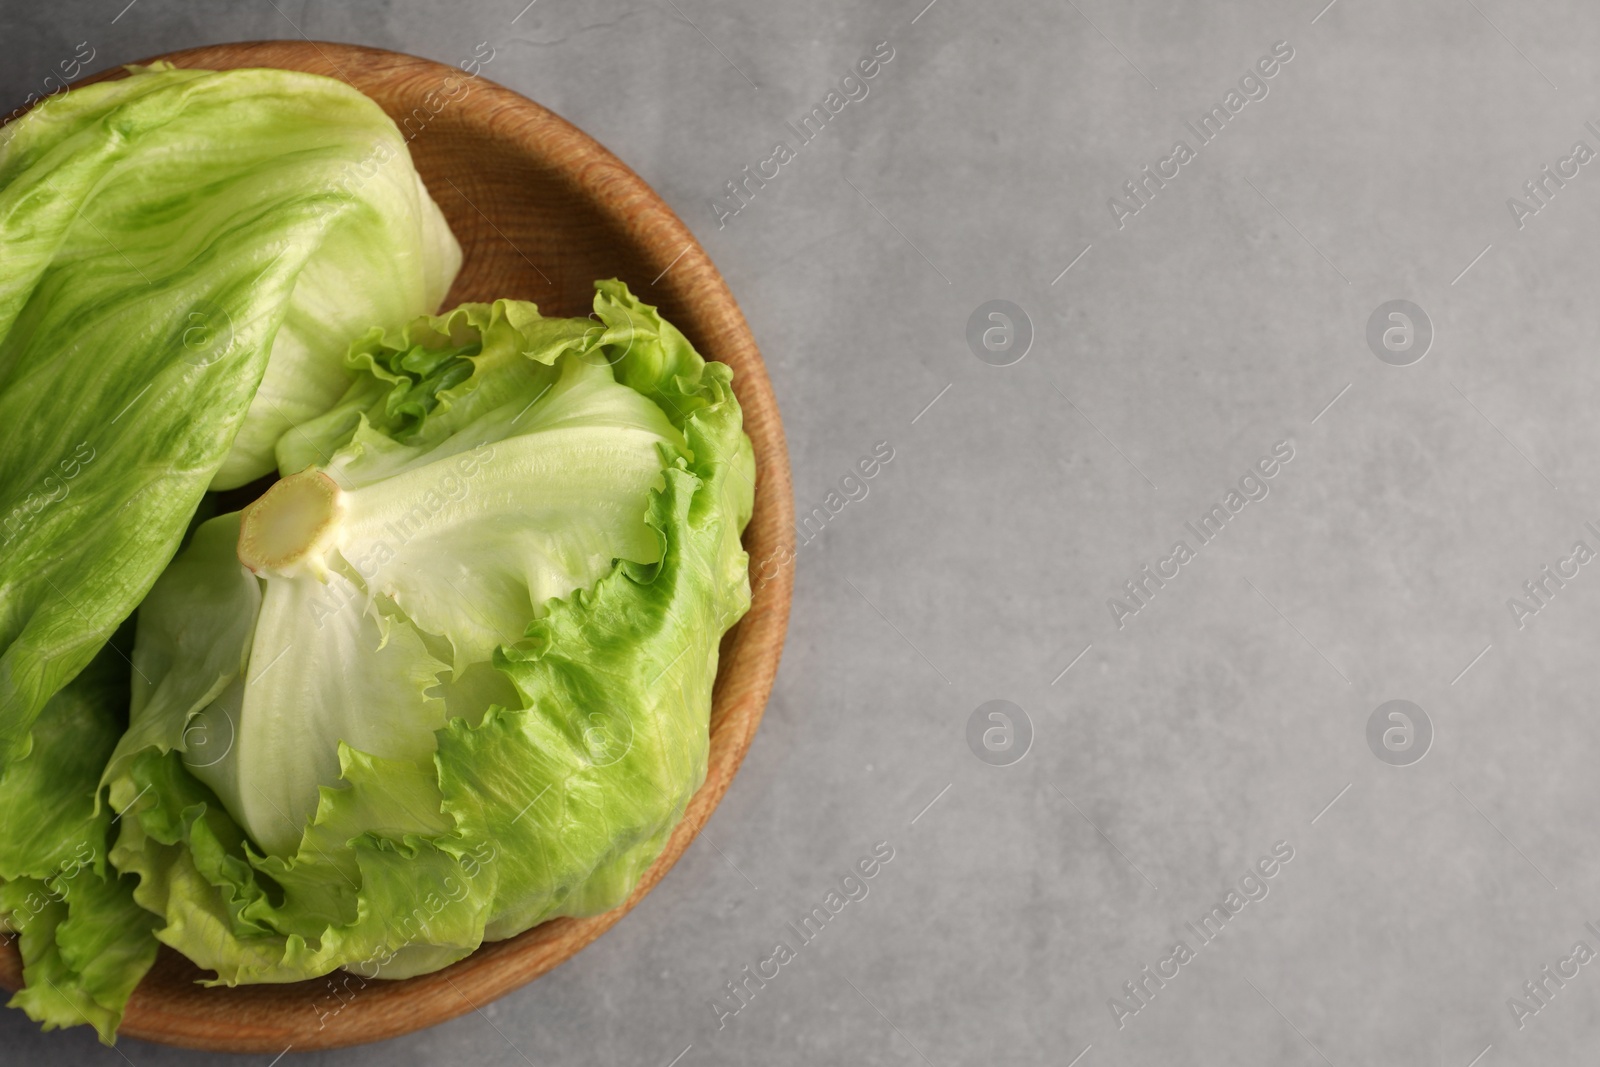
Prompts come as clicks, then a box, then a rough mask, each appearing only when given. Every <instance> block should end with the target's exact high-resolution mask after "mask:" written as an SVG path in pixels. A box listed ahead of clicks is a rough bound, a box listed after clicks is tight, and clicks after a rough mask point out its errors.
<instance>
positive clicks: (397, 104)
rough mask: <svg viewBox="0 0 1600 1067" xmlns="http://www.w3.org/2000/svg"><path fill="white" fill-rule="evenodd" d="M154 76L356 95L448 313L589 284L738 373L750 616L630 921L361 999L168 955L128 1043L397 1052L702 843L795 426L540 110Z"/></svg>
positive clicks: (753, 633)
mask: <svg viewBox="0 0 1600 1067" xmlns="http://www.w3.org/2000/svg"><path fill="white" fill-rule="evenodd" d="M157 58H159V59H164V60H168V61H170V62H172V63H174V64H176V65H177V66H180V67H199V68H208V69H213V70H225V69H232V68H236V67H280V68H284V69H288V70H302V71H309V72H312V73H315V74H324V75H327V76H329V77H334V78H342V79H344V80H346V81H348V82H349V83H350V84H352V85H354V86H355V87H356V88H357V89H360V90H361V91H362V92H364V93H366V94H367V95H368V96H370V97H372V98H373V99H374V100H376V101H377V102H378V103H379V104H380V105H382V107H383V109H384V110H385V111H387V112H388V113H389V115H390V116H391V117H393V118H394V119H395V121H396V122H397V123H401V125H402V129H403V130H404V131H405V132H406V133H407V134H408V135H411V134H414V135H415V136H414V138H413V139H412V141H411V154H412V157H413V158H414V159H415V160H416V165H417V169H418V170H419V171H420V172H421V174H422V177H423V180H424V181H425V182H426V183H427V186H428V190H429V192H431V193H432V194H433V197H434V199H435V200H437V201H438V202H439V206H440V207H441V208H442V209H443V210H444V213H445V216H446V217H447V218H448V219H449V220H450V226H451V228H452V229H453V230H455V233H456V236H457V238H459V239H460V241H461V247H462V250H463V251H464V253H465V257H466V263H465V266H464V267H463V269H462V271H461V276H460V278H459V279H457V281H456V284H455V288H453V289H452V290H451V292H450V297H449V299H448V300H447V301H446V306H452V305H454V304H457V303H459V302H461V301H464V300H493V299H494V298H496V297H518V298H521V299H525V300H533V301H536V302H537V303H538V304H539V306H540V308H541V309H543V310H544V311H545V312H546V313H547V314H556V315H587V314H588V313H589V310H590V307H591V300H592V298H593V292H594V290H593V282H594V280H595V279H596V278H610V277H618V278H621V279H622V280H623V281H625V282H626V283H627V284H628V286H629V287H630V288H631V289H632V290H633V291H634V293H635V294H637V295H638V296H639V297H640V298H641V299H643V300H644V301H646V302H647V303H652V304H656V305H658V306H659V307H660V308H661V311H662V313H663V314H664V315H665V316H666V317H667V318H668V319H669V320H671V321H672V322H673V323H674V324H676V325H677V326H678V327H679V328H680V329H681V330H683V332H684V333H685V334H687V335H688V337H689V340H690V341H692V342H693V343H694V345H695V347H696V348H698V349H699V350H700V352H701V354H703V355H704V356H706V358H708V359H715V360H720V361H721V362H723V363H726V364H728V365H729V366H730V367H732V368H733V371H734V391H735V392H736V393H737V394H738V397H739V403H740V404H741V405H742V406H743V408H744V425H745V429H746V431H747V432H748V433H749V434H750V439H751V441H753V442H754V444H755V454H756V470H757V478H756V494H755V514H754V517H753V518H752V519H751V521H750V526H749V528H748V529H746V531H745V534H744V544H745V547H746V549H748V550H749V553H750V561H751V586H752V589H753V590H754V598H753V603H752V605H751V608H750V612H749V614H747V615H746V616H745V617H744V618H743V619H742V620H741V621H740V622H739V624H738V625H737V626H735V627H734V628H733V629H732V630H731V631H730V632H729V633H728V635H727V636H726V637H725V638H724V639H723V642H722V660H721V664H720V667H719V669H718V671H717V682H716V689H715V692H714V696H713V699H712V711H711V754H710V759H709V762H708V768H707V772H706V780H705V784H704V785H702V786H701V787H700V790H699V792H697V793H696V794H695V795H694V798H693V799H692V800H691V801H690V803H689V808H688V812H687V814H686V815H685V816H684V819H683V822H682V823H681V824H679V826H678V828H677V830H676V831H674V833H673V834H672V838H671V840H670V841H669V842H668V844H667V847H666V850H665V851H664V852H662V854H661V858H660V859H658V860H657V861H656V862H655V864H654V866H652V867H651V868H650V870H649V872H648V873H647V874H646V875H645V876H644V878H643V880H641V881H640V883H639V885H638V887H637V888H636V889H635V890H634V891H633V894H632V896H630V897H629V898H628V901H627V903H626V904H624V905H623V906H622V907H620V908H617V909H616V910H614V911H610V912H607V913H605V914H604V915H596V916H593V917H591V918H587V919H556V920H553V921H551V922H547V923H544V924H543V925H541V926H537V927H535V928H534V929H532V930H528V931H527V932H525V933H522V934H520V935H518V936H516V937H513V938H510V939H509V940H506V941H499V942H494V943H490V944H485V945H484V946H483V947H482V948H480V949H478V951H476V952H474V953H473V954H472V955H471V956H469V957H467V958H466V959H464V960H462V961H460V962H459V963H456V964H453V965H452V966H450V967H447V968H445V969H444V970H442V971H438V972H435V973H433V974H427V975H420V976H418V977H416V978H408V979H405V980H403V981H394V982H383V981H378V982H368V983H365V984H364V985H363V984H361V983H359V982H358V981H356V980H355V979H351V980H350V982H349V983H348V984H347V987H345V986H340V985H339V982H340V979H341V975H339V974H335V975H332V976H329V977H327V978H319V979H315V980H312V981H307V982H296V983H292V984H287V985H255V986H238V987H236V988H232V989H229V988H223V987H219V988H206V987H205V986H201V985H197V984H196V980H197V979H199V978H202V977H204V976H205V974H206V972H201V971H200V970H199V969H198V968H196V967H195V966H194V965H193V964H191V963H190V962H189V961H188V960H186V959H184V958H183V957H182V956H180V955H178V954H177V953H176V952H173V951H171V950H170V949H167V948H165V947H163V948H162V950H161V955H160V958H159V959H158V960H157V962H156V965H155V967H154V968H153V969H152V970H151V971H150V973H149V974H148V975H147V976H146V977H145V979H144V981H143V982H141V983H140V985H139V988H138V990H137V991H135V993H134V995H133V999H132V1000H131V1001H130V1002H129V1004H128V1011H127V1015H126V1016H125V1017H124V1019H123V1022H122V1028H121V1030H120V1033H122V1034H124V1035H127V1036H129V1037H137V1038H142V1039H144V1040H147V1041H160V1042H164V1043H166V1044H171V1045H184V1046H188V1047H190V1048H202V1049H215V1050H223V1051H229V1052H263V1053H273V1054H276V1053H279V1052H282V1051H283V1050H284V1049H285V1048H286V1047H288V1046H290V1045H292V1046H293V1047H294V1048H295V1050H296V1051H301V1050H306V1049H319V1048H335V1047H339V1046H344V1045H354V1044H359V1043H361V1042H365V1041H377V1040H380V1039H383V1038H389V1037H395V1036H397V1035H399V1034H405V1033H409V1032H410V1031H413V1030H419V1029H421V1028H423V1027H425V1026H432V1025H434V1024H435V1023H440V1022H443V1021H445V1020H446V1019H451V1018H454V1017H455V1016H457V1015H462V1014H465V1013H466V1012H469V1011H472V1010H474V1009H475V1008H479V1007H482V1006H483V1005H484V1004H486V1003H488V1002H489V1001H491V1000H493V999H495V998H496V997H499V996H502V995H504V994H505V993H508V992H510V991H511V990H513V989H515V988H517V987H518V986H520V985H523V984H524V983H526V982H529V981H531V980H532V979H534V978H537V977H538V976H540V975H542V974H544V973H545V972H546V971H549V970H550V969H551V968H553V967H555V966H556V965H557V964H559V963H561V962H562V961H563V960H566V959H567V958H568V957H570V956H571V955H572V954H573V953H575V952H577V951H578V950H579V949H581V948H583V947H584V946H585V945H587V944H588V943H589V942H591V941H593V940H594V939H595V938H597V937H599V936H600V935H601V934H602V933H604V932H605V931H606V930H608V929H609V928H610V927H611V926H612V924H613V923H615V922H616V921H617V920H618V919H621V918H622V916H623V915H624V914H626V913H627V912H628V910H629V909H631V908H632V907H634V905H636V904H638V903H639V901H640V900H642V899H643V898H644V895H645V894H646V893H648V892H649V891H650V890H651V888H652V887H654V886H655V884H656V883H657V882H659V881H660V880H661V878H662V876H663V875H665V874H666V873H667V871H668V870H670V869H671V867H672V865H673V864H674V863H676V862H677V860H678V857H679V856H681V855H683V852H684V850H685V849H686V848H688V846H689V843H690V842H691V841H692V840H693V839H694V837H695V835H696V834H698V833H699V832H700V828H701V827H702V826H704V825H705V822H706V819H707V818H709V817H710V815H711V812H712V809H714V808H715V807H716V806H717V802H718V801H719V800H720V799H721V798H722V794H723V793H724V792H725V791H726V790H727V788H728V783H729V781H730V780H731V779H732V778H733V775H734V772H735V771H736V770H738V768H739V763H740V761H741V760H742V759H743V758H744V754H745V751H746V750H747V749H748V748H749V747H750V741H751V738H752V737H753V736H754V734H755V730H756V726H757V724H758V723H759V722H760V721H761V713H762V711H763V709H764V708H765V706H766V701H767V695H768V693H769V692H770V691H771V689H772V681H773V677H774V676H775V675H776V674H777V670H778V657H779V655H780V654H781V653H782V651H783V638H784V631H785V629H786V627H787V625H788V619H789V598H790V593H791V591H792V588H793V570H792V567H791V562H792V560H793V553H794V504H793V500H792V496H791V492H790V485H789V456H788V452H787V450H786V448H785V446H784V440H783V425H782V423H781V421H780V420H779V417H778V405H777V402H776V400H775V399H774V398H773V395H772V386H771V383H770V382H769V381H768V380H767V375H766V371H765V369H764V368H763V366H762V363H761V354H760V353H759V352H758V351H757V350H756V344H755V340H754V339H753V338H752V337H751V336H750V329H749V327H748V326H747V325H746V324H745V321H744V316H743V315H741V314H740V312H739V308H738V305H737V304H735V303H734V299H733V296H732V294H730V293H729V292H728V287H727V285H726V284H725V283H724V282H723V280H722V277H721V275H719V274H718V273H717V269H716V267H714V266H712V264H711V260H710V259H709V258H708V257H707V256H706V253H705V251H704V250H703V249H702V248H701V247H700V245H699V244H697V243H696V242H695V239H694V237H693V236H691V235H690V233H689V230H688V228H687V227H685V226H684V224H683V222H682V221H681V220H679V218H678V217H677V216H676V215H675V214H673V212H672V210H671V209H670V208H668V207H667V205H666V204H665V203H663V202H662V200H661V198H660V197H659V196H657V195H656V194H655V192H654V191H653V190H652V189H651V188H650V187H649V186H648V185H646V184H645V183H644V181H643V180H641V179H640V178H639V176H638V175H637V174H635V173H633V171H631V170H629V169H628V168H627V167H626V166H624V165H623V164H622V163H621V162H620V161H619V160H618V159H617V158H616V157H615V156H613V155H612V154H611V153H610V152H608V151H606V150H605V149H604V148H602V147H601V146H600V145H599V144H598V143H596V142H595V141H594V140H593V139H592V138H590V137H589V136H587V135H586V134H584V133H583V132H582V131H581V130H578V129H577V128H576V127H574V126H572V125H571V124H569V123H567V122H566V121H564V120H562V119H561V118H559V117H557V116H556V115H554V114H552V113H551V112H549V111H547V110H545V109H544V108H542V107H540V106H539V105H538V104H535V103H533V102H532V101H530V100H527V99H526V98H524V97H521V96H518V95H517V94H516V93H514V92H512V91H511V90H509V89H506V88H503V87H502V86H499V85H495V84H494V83H492V82H490V81H487V80H486V79H484V78H482V77H470V76H468V75H466V74H464V73H463V71H462V70H460V69H458V68H456V67H447V66H443V65H441V64H439V63H434V62H431V61H429V60H426V59H419V58H417V57H415V56H408V55H401V54H398V53H395V52H386V51H382V50H379V49H374V48H361V47H356V46H352V45H343V44H329V43H325V42H311V41H257V42H251V43H246V44H224V45H215V46H212V47H208V48H194V49H189V50H188V51H183V52H174V53H172V54H171V55H166V56H160V57H157ZM146 62H153V60H147V61H146ZM120 76H122V75H121V73H120V71H119V72H115V73H107V74H104V75H100V76H98V77H96V78H91V79H86V80H85V82H88V81H97V80H101V79H103V78H109V77H120ZM451 79H455V81H454V82H452V81H451ZM447 83H448V84H447ZM458 84H464V85H465V89H461V88H459V87H457V88H455V90H454V91H453V92H452V91H451V89H450V88H449V86H457V85H458ZM430 92H434V93H435V94H437V95H435V96H433V97H432V100H433V102H434V105H435V106H434V107H430V106H429V104H428V103H425V100H426V99H427V98H428V96H429V93H430ZM446 96H448V97H449V101H448V103H446V104H445V105H444V106H443V107H442V108H437V114H434V113H433V111H434V110H435V108H436V107H437V102H438V101H439V100H440V99H442V98H444V97H446ZM419 108H420V109H422V110H420V111H419V110H417V109H419ZM418 116H422V119H419V118H418ZM408 118H409V120H410V121H409V125H407V124H406V123H407V120H408ZM21 981H22V975H21V965H20V961H19V960H18V957H17V954H16V950H15V949H14V948H13V947H11V946H10V945H7V946H5V947H4V948H3V949H0V984H4V985H5V986H6V987H7V988H10V989H16V988H17V987H18V986H19V985H20V984H21ZM336 987H337V992H335V989H336Z"/></svg>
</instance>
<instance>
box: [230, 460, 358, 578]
mask: <svg viewBox="0 0 1600 1067" xmlns="http://www.w3.org/2000/svg"><path fill="white" fill-rule="evenodd" d="M340 496H341V493H340V491H339V486H338V485H337V484H335V483H334V480H333V479H332V478H329V477H328V476H327V475H326V474H323V473H322V472H321V471H318V470H312V469H310V468H307V469H306V470H303V471H301V472H300V473H299V474H291V475H290V476H289V477H287V478H284V479H281V480H279V481H277V482H274V483H273V484H272V487H271V488H270V489H268V490H267V491H266V493H264V494H263V495H262V496H261V498H260V499H259V500H257V501H256V502H255V503H253V504H251V505H250V506H249V507H247V508H245V509H244V511H243V512H241V513H240V521H239V562H240V563H243V564H244V565H245V566H246V567H249V568H250V570H251V571H252V572H254V573H256V574H262V573H264V572H276V573H279V574H289V573H292V571H293V569H294V568H295V566H296V565H297V564H299V563H301V562H302V561H306V562H309V563H311V564H312V565H313V567H314V568H315V573H317V574H318V575H321V574H324V573H326V568H324V567H322V566H320V564H321V555H322V552H323V550H324V549H325V548H327V546H328V545H329V544H330V543H331V542H332V541H333V539H334V537H335V536H336V534H337V523H338V519H339V512H340V511H341V510H342V509H341V507H340V503H341V501H340V499H339V498H340Z"/></svg>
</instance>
